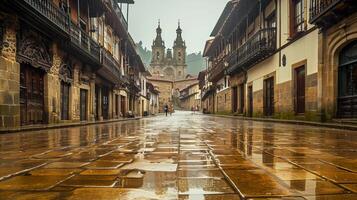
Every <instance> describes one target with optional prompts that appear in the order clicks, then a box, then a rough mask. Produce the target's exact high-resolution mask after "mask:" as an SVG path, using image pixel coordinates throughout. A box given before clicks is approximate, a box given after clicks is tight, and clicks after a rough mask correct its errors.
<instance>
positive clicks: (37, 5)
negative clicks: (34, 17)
mask: <svg viewBox="0 0 357 200" xmlns="http://www.w3.org/2000/svg"><path fill="white" fill-rule="evenodd" d="M16 2H17V3H21V2H25V3H26V4H27V6H29V7H31V8H33V9H35V10H36V11H37V12H38V13H40V14H41V15H43V16H44V17H45V18H47V19H48V20H50V21H52V22H53V23H54V24H55V25H56V26H58V27H59V28H60V29H61V30H62V31H65V32H67V33H68V29H69V23H68V21H69V20H68V19H69V16H68V15H67V14H66V13H65V12H64V11H62V10H61V9H59V7H58V6H56V5H55V4H54V3H53V2H52V1H50V0H47V1H43V0H16V1H14V3H16Z"/></svg>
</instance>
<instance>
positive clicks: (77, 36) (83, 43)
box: [70, 23, 100, 62]
mask: <svg viewBox="0 0 357 200" xmlns="http://www.w3.org/2000/svg"><path fill="white" fill-rule="evenodd" d="M70 36H71V41H72V42H73V43H74V44H75V45H77V46H78V47H79V48H81V49H83V50H84V51H85V52H86V53H88V54H89V55H90V56H92V57H93V58H94V59H95V60H97V61H98V62H99V60H100V48H99V45H98V44H97V43H96V42H95V41H94V40H93V39H92V38H91V37H90V36H89V35H88V33H86V32H85V31H83V30H81V29H80V28H79V27H78V26H77V25H76V24H74V23H71V25H70Z"/></svg>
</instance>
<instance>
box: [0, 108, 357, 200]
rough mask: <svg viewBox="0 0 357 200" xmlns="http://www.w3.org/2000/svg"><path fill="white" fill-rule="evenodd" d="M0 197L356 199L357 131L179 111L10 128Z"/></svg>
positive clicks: (1, 162) (0, 146)
mask: <svg viewBox="0 0 357 200" xmlns="http://www.w3.org/2000/svg"><path fill="white" fill-rule="evenodd" d="M0 199H1V200H3V199H4V200H7V199H9V200H10V199H11V200H16V199H36V200H41V199H66V200H67V199H69V200H77V199H87V200H89V199H94V200H101V199H105V200H117V199H118V200H119V199H121V200H123V199H135V200H154V199H168V200H169V199H180V200H186V199H195V200H203V199H207V200H223V199H228V200H235V199H237V200H238V199H249V200H253V199H254V200H268V199H269V200H278V199H286V200H354V199H357V132H352V131H346V130H335V129H327V128H318V127H310V126H301V125H298V126H297V125H287V124H279V123H268V122H252V121H241V120H237V119H227V118H219V117H213V116H205V115H200V114H195V115H193V114H191V113H190V112H177V113H175V114H174V115H173V116H171V117H164V116H158V117H153V118H146V119H142V120H139V121H128V122H117V123H110V124H101V125H89V126H85V127H72V128H64V129H52V130H44V131H33V132H22V133H11V134H5V135H0Z"/></svg>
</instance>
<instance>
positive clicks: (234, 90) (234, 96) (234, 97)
mask: <svg viewBox="0 0 357 200" xmlns="http://www.w3.org/2000/svg"><path fill="white" fill-rule="evenodd" d="M232 111H233V113H236V112H238V87H233V88H232Z"/></svg>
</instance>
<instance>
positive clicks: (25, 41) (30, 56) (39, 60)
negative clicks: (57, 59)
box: [17, 29, 52, 72]
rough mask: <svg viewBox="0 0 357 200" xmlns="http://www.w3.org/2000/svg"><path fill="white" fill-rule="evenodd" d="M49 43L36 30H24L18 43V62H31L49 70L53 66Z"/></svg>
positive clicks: (34, 65)
mask: <svg viewBox="0 0 357 200" xmlns="http://www.w3.org/2000/svg"><path fill="white" fill-rule="evenodd" d="M49 44H50V42H49V41H47V40H45V39H44V38H43V37H41V36H40V35H39V34H37V33H35V32H34V31H31V30H28V29H26V30H22V34H21V36H20V38H19V43H18V51H17V60H18V62H20V63H29V64H31V65H32V66H33V67H36V68H41V69H44V70H45V71H47V72H48V71H49V70H50V68H51V66H52V60H51V55H50V51H49V47H48V46H49Z"/></svg>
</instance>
